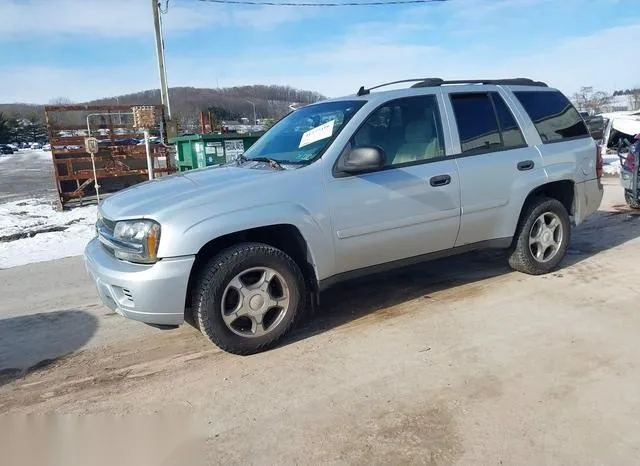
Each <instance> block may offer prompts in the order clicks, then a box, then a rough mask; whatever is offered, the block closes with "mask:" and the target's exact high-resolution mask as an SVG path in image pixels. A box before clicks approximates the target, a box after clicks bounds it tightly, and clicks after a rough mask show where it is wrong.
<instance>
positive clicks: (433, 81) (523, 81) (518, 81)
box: [358, 78, 548, 96]
mask: <svg viewBox="0 0 640 466" xmlns="http://www.w3.org/2000/svg"><path fill="white" fill-rule="evenodd" d="M412 82H415V84H414V85H413V86H411V87H412V88H419V87H437V86H442V85H444V84H495V85H505V86H538V87H548V86H547V84H546V83H544V82H542V81H534V80H533V79H529V78H508V79H457V80H444V79H441V78H417V79H402V80H400V81H392V82H389V83H384V84H378V85H377V86H373V87H370V88H369V89H365V87H364V86H362V87H360V89H359V90H358V95H359V96H362V95H367V94H369V93H370V92H371V91H372V90H374V89H378V88H381V87H385V86H391V85H393V84H401V83H412Z"/></svg>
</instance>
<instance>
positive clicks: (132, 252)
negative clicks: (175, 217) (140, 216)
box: [113, 220, 160, 264]
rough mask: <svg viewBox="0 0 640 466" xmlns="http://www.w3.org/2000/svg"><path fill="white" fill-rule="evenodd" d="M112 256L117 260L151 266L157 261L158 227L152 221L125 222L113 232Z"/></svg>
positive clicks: (120, 223) (119, 223) (117, 224)
mask: <svg viewBox="0 0 640 466" xmlns="http://www.w3.org/2000/svg"><path fill="white" fill-rule="evenodd" d="M113 237H114V240H115V243H116V244H117V245H118V246H119V247H116V248H114V254H115V256H116V257H117V258H119V259H124V260H127V261H131V262H140V263H144V264H152V263H154V262H156V261H157V260H158V244H159V243H160V225H159V224H158V223H156V222H154V221H153V220H126V221H122V222H118V223H116V226H115V228H114V230H113Z"/></svg>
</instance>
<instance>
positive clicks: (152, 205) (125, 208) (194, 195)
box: [100, 167, 284, 220]
mask: <svg viewBox="0 0 640 466" xmlns="http://www.w3.org/2000/svg"><path fill="white" fill-rule="evenodd" d="M283 173H284V171H275V170H269V169H266V170H265V169H251V168H240V167H216V168H204V169H199V170H192V171H188V172H184V173H179V174H174V175H171V176H165V177H161V178H157V179H155V180H152V181H146V182H144V183H140V184H138V185H135V186H132V187H131V188H128V189H125V190H123V191H120V192H118V193H116V194H114V195H112V196H109V197H107V198H106V199H104V200H103V201H102V202H101V203H100V210H101V211H102V214H103V215H104V216H105V217H106V218H109V219H113V220H119V219H128V218H145V217H149V218H156V219H157V218H160V217H162V216H163V214H166V213H168V212H170V211H173V210H181V209H184V208H187V207H189V206H192V205H203V204H208V203H213V202H217V203H220V201H221V200H224V199H229V197H230V194H231V192H232V191H236V190H240V191H242V190H243V188H244V187H246V185H248V184H252V185H253V184H255V183H256V181H259V180H262V179H268V178H270V177H272V176H278V175H280V174H283Z"/></svg>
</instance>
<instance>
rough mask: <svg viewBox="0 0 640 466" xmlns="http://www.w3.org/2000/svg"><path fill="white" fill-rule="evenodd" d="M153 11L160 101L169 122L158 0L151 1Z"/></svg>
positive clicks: (169, 109)
mask: <svg viewBox="0 0 640 466" xmlns="http://www.w3.org/2000/svg"><path fill="white" fill-rule="evenodd" d="M151 9H152V11H153V28H154V30H155V34H156V55H157V57H158V73H159V74H160V99H161V101H162V105H164V108H165V109H166V110H167V119H169V120H171V106H170V105H169V88H168V87H167V71H166V69H165V66H164V40H163V39H162V20H161V18H160V4H159V2H158V0H151Z"/></svg>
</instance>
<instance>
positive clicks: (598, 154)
mask: <svg viewBox="0 0 640 466" xmlns="http://www.w3.org/2000/svg"><path fill="white" fill-rule="evenodd" d="M602 165H603V163H602V146H601V145H600V144H596V176H597V177H598V179H600V178H602Z"/></svg>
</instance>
